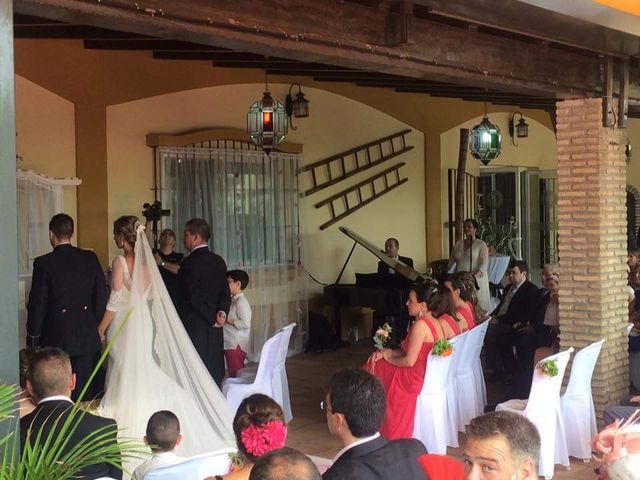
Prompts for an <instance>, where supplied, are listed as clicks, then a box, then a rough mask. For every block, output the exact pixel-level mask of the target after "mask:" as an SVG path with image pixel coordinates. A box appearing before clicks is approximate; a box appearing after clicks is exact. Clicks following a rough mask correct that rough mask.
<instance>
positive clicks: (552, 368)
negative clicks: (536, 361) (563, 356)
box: [538, 360, 558, 377]
mask: <svg viewBox="0 0 640 480" xmlns="http://www.w3.org/2000/svg"><path fill="white" fill-rule="evenodd" d="M538 370H540V373H542V374H543V375H546V376H548V377H555V376H556V375H558V364H557V363H556V361H555V360H547V361H546V362H541V363H540V365H539V366H538Z"/></svg>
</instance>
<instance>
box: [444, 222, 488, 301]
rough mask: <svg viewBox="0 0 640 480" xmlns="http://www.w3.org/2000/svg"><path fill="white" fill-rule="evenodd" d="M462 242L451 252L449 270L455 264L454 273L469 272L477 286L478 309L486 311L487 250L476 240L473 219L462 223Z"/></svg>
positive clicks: (476, 223) (480, 241)
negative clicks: (463, 236)
mask: <svg viewBox="0 0 640 480" xmlns="http://www.w3.org/2000/svg"><path fill="white" fill-rule="evenodd" d="M463 225H464V235H465V238H464V239H463V240H460V241H457V242H456V244H455V245H454V246H453V250H451V258H449V269H451V267H452V266H453V265H454V264H455V265H456V270H455V271H456V272H469V273H471V274H473V276H474V277H475V279H476V282H477V284H478V303H479V304H480V307H481V308H482V309H483V310H485V311H488V310H489V307H490V293H489V276H488V274H487V268H488V266H489V248H488V247H487V244H486V243H484V242H483V241H482V240H480V239H478V238H476V235H477V233H478V227H479V225H478V222H477V221H476V220H474V219H473V218H467V219H466V220H465V221H464V224H463Z"/></svg>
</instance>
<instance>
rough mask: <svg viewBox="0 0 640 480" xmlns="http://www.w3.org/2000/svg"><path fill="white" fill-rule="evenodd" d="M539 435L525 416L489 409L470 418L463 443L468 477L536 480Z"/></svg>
mask: <svg viewBox="0 0 640 480" xmlns="http://www.w3.org/2000/svg"><path fill="white" fill-rule="evenodd" d="M539 457H540V435H539V434H538V430H537V429H536V427H535V426H534V425H533V424H532V423H531V422H530V421H529V420H527V419H526V418H525V417H524V416H522V415H519V414H517V413H513V412H492V413H487V414H486V415H482V416H480V417H476V418H474V419H473V420H471V423H470V424H469V426H468V427H467V441H466V444H465V446H464V453H463V458H464V463H465V478H466V479H467V480H512V479H514V478H517V479H518V480H538V474H537V468H538V458H539Z"/></svg>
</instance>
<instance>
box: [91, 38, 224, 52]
mask: <svg viewBox="0 0 640 480" xmlns="http://www.w3.org/2000/svg"><path fill="white" fill-rule="evenodd" d="M84 48H86V49H89V50H156V51H161V50H171V51H183V50H186V51H192V52H229V51H230V50H227V49H225V48H220V47H212V46H211V45H200V44H197V43H189V42H179V41H173V40H161V39H157V38H140V39H136V38H125V39H109V40H85V41H84Z"/></svg>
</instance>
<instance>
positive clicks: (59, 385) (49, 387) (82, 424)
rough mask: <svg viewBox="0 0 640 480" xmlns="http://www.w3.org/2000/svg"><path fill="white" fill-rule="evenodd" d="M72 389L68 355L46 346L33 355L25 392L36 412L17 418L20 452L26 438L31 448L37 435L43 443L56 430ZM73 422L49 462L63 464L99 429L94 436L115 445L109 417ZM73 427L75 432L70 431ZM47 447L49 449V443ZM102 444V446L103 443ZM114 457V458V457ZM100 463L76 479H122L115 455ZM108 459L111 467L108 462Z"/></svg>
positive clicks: (83, 416)
mask: <svg viewBox="0 0 640 480" xmlns="http://www.w3.org/2000/svg"><path fill="white" fill-rule="evenodd" d="M75 386H76V376H75V374H74V373H73V372H72V371H71V362H70V361H69V355H67V353H66V352H64V351H62V350H61V349H59V348H56V347H47V348H43V349H42V350H37V351H35V352H33V356H32V357H31V361H30V365H29V378H28V379H27V390H28V392H29V394H30V395H31V398H32V399H33V400H34V401H35V402H38V406H37V407H36V409H35V410H34V411H33V412H31V413H30V414H28V415H25V416H24V417H22V418H21V419H20V440H21V447H22V450H24V447H25V444H26V443H27V439H29V442H30V445H31V446H32V447H33V446H35V445H34V442H35V441H36V438H37V437H38V434H39V433H41V437H40V444H44V443H45V442H47V438H48V437H49V435H50V434H51V431H52V429H53V428H54V427H55V429H56V432H54V433H53V435H54V437H53V438H55V436H56V435H58V434H59V433H57V432H60V430H61V429H62V428H63V425H64V423H65V421H66V420H67V418H68V417H69V415H70V414H71V409H72V407H73V402H72V401H71V398H70V397H71V391H72V390H73V389H74V388H75ZM75 415H76V416H75V417H74V418H75V420H73V421H72V423H71V428H70V429H68V430H67V432H66V433H64V434H63V435H62V436H63V437H64V439H65V440H67V439H68V443H67V445H66V446H65V447H63V448H62V449H61V450H60V452H59V453H58V455H56V458H55V459H53V461H61V462H64V461H65V458H64V457H65V455H67V454H68V453H69V452H70V450H71V449H73V448H75V447H76V445H78V443H79V442H81V441H83V440H84V439H86V438H87V437H89V436H90V435H92V434H94V433H95V432H96V431H98V430H99V434H98V435H104V434H107V433H110V434H111V435H110V437H109V438H110V440H109V441H108V442H107V443H108V444H111V443H112V444H113V445H117V440H116V436H117V429H118V427H117V426H116V422H115V420H113V419H111V418H103V417H98V416H96V415H91V414H90V413H83V414H75ZM74 427H75V429H74ZM52 443H53V442H50V443H49V447H48V448H51V444H52ZM103 445H104V443H103ZM114 457H115V458H114ZM103 460H104V462H103V463H96V464H94V465H89V466H87V467H86V468H84V469H82V470H81V471H79V472H75V473H76V475H77V477H78V478H83V479H87V480H91V479H97V478H102V477H109V478H115V479H121V478H122V470H121V469H120V466H119V465H120V458H119V454H117V455H113V454H112V455H111V458H110V459H109V458H106V457H105V458H103ZM109 460H111V461H112V462H113V463H115V465H114V464H112V463H109Z"/></svg>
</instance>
